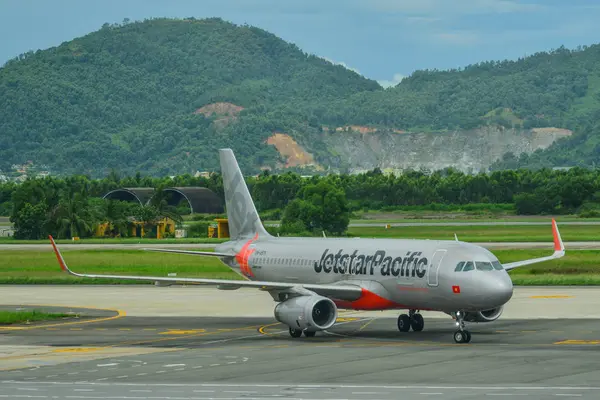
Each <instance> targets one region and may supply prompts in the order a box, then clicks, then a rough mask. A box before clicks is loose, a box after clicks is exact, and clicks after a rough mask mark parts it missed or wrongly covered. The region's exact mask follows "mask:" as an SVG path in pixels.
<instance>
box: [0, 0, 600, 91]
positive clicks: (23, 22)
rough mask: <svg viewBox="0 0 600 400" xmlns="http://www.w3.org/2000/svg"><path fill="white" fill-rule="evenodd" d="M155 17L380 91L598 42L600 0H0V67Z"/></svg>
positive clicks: (599, 33)
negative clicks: (329, 66) (219, 26)
mask: <svg viewBox="0 0 600 400" xmlns="http://www.w3.org/2000/svg"><path fill="white" fill-rule="evenodd" d="M150 17H176V18H185V17H195V18H206V17H220V18H223V19H224V20H227V21H231V22H233V23H236V24H244V23H247V24H250V25H254V26H257V27H259V28H262V29H265V30H267V31H269V32H272V33H274V34H276V35H277V36H279V37H281V38H282V39H284V40H286V41H289V42H292V43H295V44H296V45H298V46H299V47H300V48H301V49H302V50H304V51H305V52H308V53H312V54H316V55H318V56H321V57H323V58H326V59H328V60H330V61H332V62H334V63H338V64H342V65H344V66H346V67H347V68H349V69H352V70H355V71H357V72H358V73H360V74H361V75H363V76H365V77H367V78H371V79H375V80H377V81H379V82H380V83H381V84H382V85H384V86H390V85H393V84H395V83H397V82H399V81H400V80H401V79H402V77H404V76H407V75H410V74H411V73H412V72H413V71H415V70H419V69H434V68H435V69H449V68H459V67H464V66H467V65H469V64H473V63H477V62H479V61H487V60H504V59H517V58H519V57H523V56H527V55H530V54H533V53H536V52H539V51H548V50H551V49H555V48H558V47H560V46H561V45H564V46H565V47H567V48H576V47H577V46H579V45H590V44H594V43H599V42H600V29H598V28H597V22H596V21H599V20H600V2H599V1H598V0H526V1H520V0H52V1H49V0H0V38H2V39H0V65H3V64H4V63H5V62H6V61H7V60H9V59H11V58H13V57H16V56H17V55H19V54H22V53H25V52H27V51H29V50H37V49H46V48H49V47H53V46H57V45H59V44H61V43H62V42H65V41H68V40H71V39H73V38H75V37H79V36H83V35H85V34H87V33H90V32H92V31H95V30H98V29H100V27H101V26H102V24H103V23H105V22H108V23H115V22H122V21H123V19H125V18H129V19H130V20H132V21H135V20H143V19H144V18H150Z"/></svg>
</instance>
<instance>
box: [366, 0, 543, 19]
mask: <svg viewBox="0 0 600 400" xmlns="http://www.w3.org/2000/svg"><path fill="white" fill-rule="evenodd" d="M367 7H369V8H373V7H374V8H375V9H376V10H379V11H384V12H395V13H403V14H416V15H422V16H431V15H443V16H447V15H454V16H456V15H468V14H505V13H516V12H529V11H536V10H540V9H541V8H543V6H542V5H540V4H532V3H523V2H517V1H514V0H469V1H466V0H455V1H449V0H419V1H415V0H371V1H369V3H368V6H367Z"/></svg>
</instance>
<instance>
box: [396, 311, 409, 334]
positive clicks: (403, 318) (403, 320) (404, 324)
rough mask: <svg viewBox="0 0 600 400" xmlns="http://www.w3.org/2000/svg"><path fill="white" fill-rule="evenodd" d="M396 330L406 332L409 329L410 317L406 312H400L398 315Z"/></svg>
mask: <svg viewBox="0 0 600 400" xmlns="http://www.w3.org/2000/svg"><path fill="white" fill-rule="evenodd" d="M398 330H399V331H400V332H408V331H409V330H410V317H409V316H408V315H406V314H400V316H399V317H398Z"/></svg>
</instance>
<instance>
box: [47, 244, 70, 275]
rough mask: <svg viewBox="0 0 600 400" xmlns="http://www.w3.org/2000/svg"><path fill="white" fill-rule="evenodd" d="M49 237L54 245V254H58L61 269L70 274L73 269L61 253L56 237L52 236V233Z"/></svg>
mask: <svg viewBox="0 0 600 400" xmlns="http://www.w3.org/2000/svg"><path fill="white" fill-rule="evenodd" d="M48 238H49V239H50V244H51V245H52V248H53V249H54V254H56V259H57V260H58V264H59V265H60V269H62V270H63V271H64V272H66V273H69V274H70V273H71V270H70V269H69V267H67V263H65V259H64V258H63V256H62V254H60V251H59V250H58V247H56V243H55V242H54V238H53V237H52V235H48Z"/></svg>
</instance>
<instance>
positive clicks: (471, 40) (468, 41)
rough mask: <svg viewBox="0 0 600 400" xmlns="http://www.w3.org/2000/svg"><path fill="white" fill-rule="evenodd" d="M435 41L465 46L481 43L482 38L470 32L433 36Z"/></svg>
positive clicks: (452, 32)
mask: <svg viewBox="0 0 600 400" xmlns="http://www.w3.org/2000/svg"><path fill="white" fill-rule="evenodd" d="M431 37H432V38H433V40H434V41H436V42H442V43H445V44H451V45H458V46H465V45H472V44H476V43H479V42H481V37H480V36H479V35H478V34H476V33H475V32H470V31H450V32H440V33H434V34H432V35H431Z"/></svg>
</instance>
